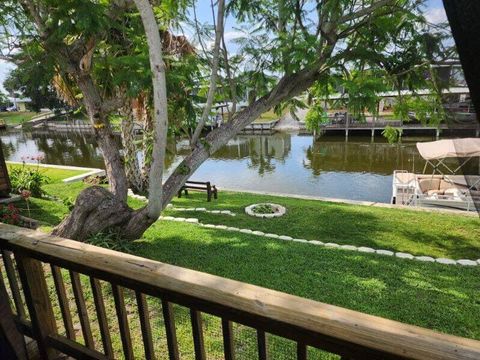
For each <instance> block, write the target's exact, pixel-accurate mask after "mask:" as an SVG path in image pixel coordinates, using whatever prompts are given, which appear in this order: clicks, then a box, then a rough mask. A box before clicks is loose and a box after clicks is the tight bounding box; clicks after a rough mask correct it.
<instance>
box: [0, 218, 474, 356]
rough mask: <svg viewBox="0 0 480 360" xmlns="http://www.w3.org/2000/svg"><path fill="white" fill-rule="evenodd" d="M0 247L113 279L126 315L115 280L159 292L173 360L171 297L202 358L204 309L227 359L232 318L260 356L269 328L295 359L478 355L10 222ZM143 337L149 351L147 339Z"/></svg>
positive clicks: (447, 340) (60, 345) (453, 340)
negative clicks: (182, 310) (316, 353)
mask: <svg viewBox="0 0 480 360" xmlns="http://www.w3.org/2000/svg"><path fill="white" fill-rule="evenodd" d="M0 249H3V250H7V251H11V252H13V253H14V254H15V255H17V254H21V257H22V259H23V258H25V257H28V258H31V259H35V260H39V261H42V262H45V263H49V264H51V265H55V266H58V267H61V268H65V269H68V270H69V271H72V272H77V273H81V274H84V275H87V276H90V277H94V278H95V279H99V280H102V281H106V282H109V283H111V284H114V295H115V297H116V304H117V307H118V308H119V310H120V311H119V316H120V318H121V319H122V320H125V318H124V317H123V318H122V316H124V314H123V311H124V310H123V300H122V298H121V296H122V295H121V293H119V292H118V291H117V287H118V286H120V287H124V288H128V289H133V290H134V291H136V292H137V293H141V294H146V295H149V296H154V297H156V298H160V299H161V300H162V305H163V306H162V309H163V313H164V315H165V314H166V315H167V317H164V319H165V325H166V327H167V340H168V345H169V353H170V358H171V359H176V358H178V348H177V344H176V339H175V325H174V323H175V320H174V318H173V313H172V311H171V308H170V303H175V304H179V305H182V306H186V307H188V308H189V309H190V311H191V316H192V323H193V330H194V336H195V347H196V350H197V358H203V357H204V354H203V345H202V339H201V336H202V334H201V332H202V326H201V322H202V319H201V316H200V312H201V313H207V314H212V315H215V316H218V317H219V318H221V319H222V324H223V332H224V334H223V336H224V344H225V348H226V350H225V353H226V354H227V356H226V358H232V357H231V352H232V351H233V348H232V347H233V344H232V340H231V325H230V322H234V323H239V324H243V325H246V326H250V327H252V328H254V329H256V331H257V334H258V344H259V345H261V346H259V349H258V351H259V355H260V356H261V357H262V358H265V357H266V356H267V355H266V352H268V350H266V348H267V345H266V339H265V333H269V334H274V335H278V336H281V337H284V338H287V339H290V340H293V341H296V342H297V356H298V358H306V354H307V352H306V347H307V346H312V347H316V348H319V349H322V350H326V351H329V352H332V353H335V354H339V355H341V356H345V357H346V358H349V359H399V358H412V359H472V360H473V359H480V342H479V341H475V340H471V339H466V338H460V337H456V336H452V335H446V334H440V333H437V332H434V331H431V330H427V329H424V328H420V327H416V326H411V325H406V324H402V323H399V322H396V321H392V320H387V319H384V318H380V317H376V316H372V315H367V314H363V313H359V312H356V311H352V310H348V309H344V308H340V307H337V306H332V305H328V304H323V303H320V302H316V301H313V300H308V299H304V298H301V297H297V296H293V295H288V294H285V293H281V292H278V291H274V290H269V289H265V288H261V287H258V286H254V285H250V284H246V283H242V282H238V281H233V280H228V279H225V278H221V277H218V276H214V275H209V274H205V273H201V272H198V271H193V270H189V269H185V268H181V267H177V266H172V265H168V264H164V263H160V262H157V261H153V260H148V259H144V258H141V257H137V256H133V255H127V254H123V253H119V252H116V251H111V250H107V249H104V248H99V247H95V246H92V245H88V244H84V243H79V242H76V241H71V240H67V239H63V238H58V237H53V236H49V235H46V234H41V233H39V232H33V231H31V230H26V229H20V228H17V227H14V226H11V225H4V224H1V225H0ZM24 275H25V274H24ZM29 309H30V308H29ZM145 324H146V323H145ZM145 324H144V325H145ZM172 324H173V327H172ZM33 325H34V330H35V326H36V325H35V324H33ZM37 325H38V324H37ZM127 325H128V324H127ZM142 326H143V325H142ZM124 330H125V329H124ZM42 336H46V340H47V344H48V345H50V346H55V349H56V350H60V351H62V352H64V353H68V354H71V355H73V354H81V353H82V354H84V355H85V356H87V355H88V356H89V357H90V358H104V357H103V355H101V356H100V355H99V354H98V353H97V352H96V350H94V349H88V348H84V347H81V348H80V347H78V346H77V345H75V346H73V345H72V346H69V344H73V343H74V342H73V341H72V340H70V339H68V338H66V337H60V336H58V335H56V334H52V333H47V334H42ZM122 341H123V346H124V347H125V350H126V352H127V353H128V352H129V351H130V346H131V345H130V344H129V339H128V334H126V333H122ZM144 341H145V343H146V344H147V345H148V346H147V350H148V351H150V349H151V346H150V345H149V344H150V340H149V338H148V337H146V338H144ZM172 342H173V343H172ZM75 344H78V343H75Z"/></svg>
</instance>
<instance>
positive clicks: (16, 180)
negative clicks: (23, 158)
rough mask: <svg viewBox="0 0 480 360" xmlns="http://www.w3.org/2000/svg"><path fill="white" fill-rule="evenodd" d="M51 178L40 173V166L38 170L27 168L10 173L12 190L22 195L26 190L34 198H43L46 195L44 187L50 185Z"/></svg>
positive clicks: (18, 168)
mask: <svg viewBox="0 0 480 360" xmlns="http://www.w3.org/2000/svg"><path fill="white" fill-rule="evenodd" d="M49 181H50V178H49V177H48V176H46V175H45V174H42V173H41V172H40V169H39V168H38V166H37V167H36V168H32V167H27V166H25V162H24V163H23V166H22V167H16V168H13V169H12V170H11V171H10V182H11V184H12V190H13V191H14V192H15V193H18V194H20V193H21V192H22V191H24V190H28V191H30V193H31V195H32V196H33V197H42V195H44V194H45V191H43V189H42V186H43V185H45V184H48V183H49Z"/></svg>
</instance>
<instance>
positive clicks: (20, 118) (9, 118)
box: [0, 111, 37, 126]
mask: <svg viewBox="0 0 480 360" xmlns="http://www.w3.org/2000/svg"><path fill="white" fill-rule="evenodd" d="M35 115H37V113H35V112H30V111H25V112H0V120H5V122H6V124H7V125H11V126H14V125H19V124H21V123H23V122H24V121H28V120H30V119H31V118H32V117H34V116H35Z"/></svg>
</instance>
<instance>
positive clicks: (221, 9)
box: [190, 0, 225, 147]
mask: <svg viewBox="0 0 480 360" xmlns="http://www.w3.org/2000/svg"><path fill="white" fill-rule="evenodd" d="M224 15H225V1H224V0H218V11H217V25H216V27H215V45H214V48H213V59H212V74H211V77H210V87H209V89H208V95H207V102H206V104H205V107H204V109H203V113H202V117H201V118H200V121H199V123H198V125H197V127H196V129H195V132H194V133H193V136H192V140H191V142H190V144H191V145H192V147H193V146H195V145H196V143H197V142H198V139H199V138H200V135H201V134H202V130H203V127H204V126H205V123H206V121H207V118H208V116H209V115H210V110H211V109H212V104H213V98H214V95H215V91H216V89H217V75H218V62H219V57H220V56H219V53H220V41H221V40H222V34H223V20H224Z"/></svg>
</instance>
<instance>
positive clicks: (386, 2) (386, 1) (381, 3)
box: [338, 0, 396, 24]
mask: <svg viewBox="0 0 480 360" xmlns="http://www.w3.org/2000/svg"><path fill="white" fill-rule="evenodd" d="M394 2H396V0H379V1H377V2H375V3H373V4H372V5H370V6H369V7H366V8H363V9H361V10H358V11H356V12H353V13H350V14H347V15H344V16H342V17H340V19H339V21H338V23H339V24H342V23H346V22H349V21H353V20H356V19H359V18H361V17H363V16H366V15H369V14H371V13H372V12H374V11H375V10H377V9H379V8H381V7H382V6H385V5H389V4H393V3H394Z"/></svg>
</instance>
